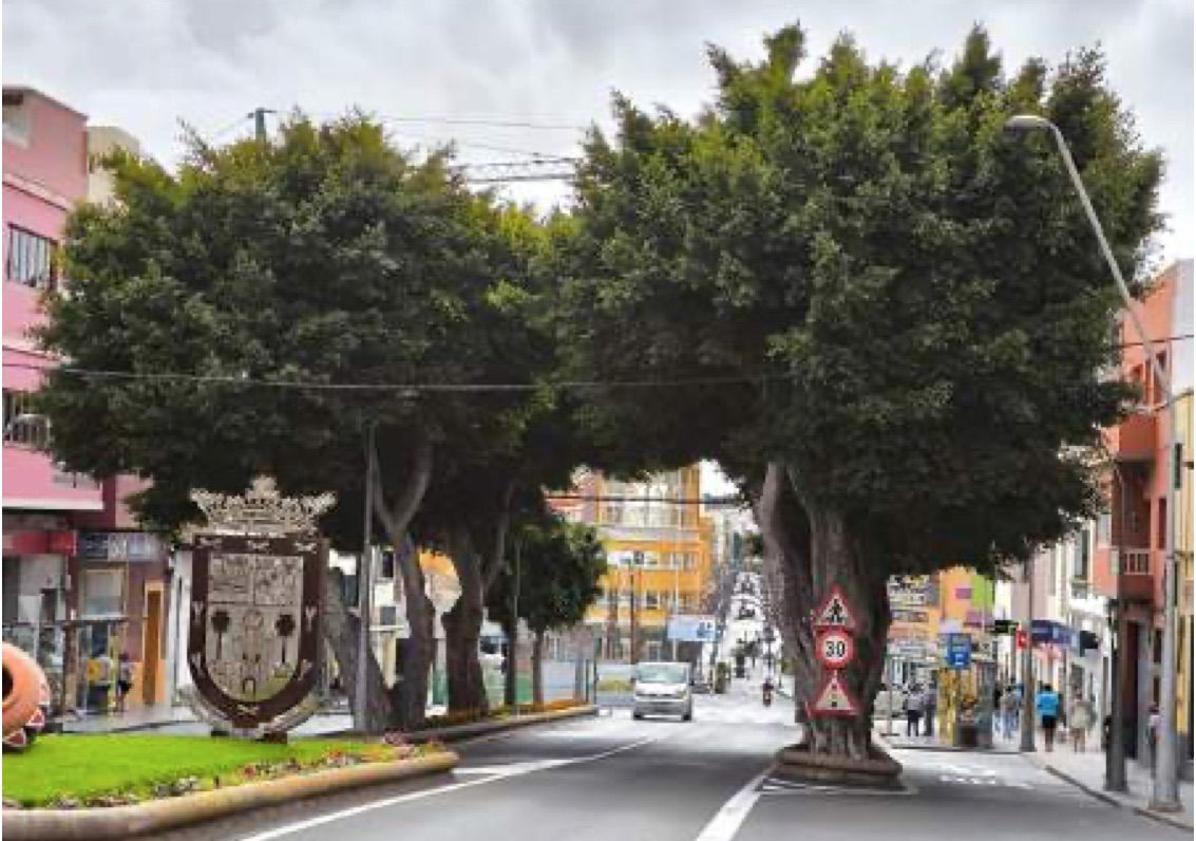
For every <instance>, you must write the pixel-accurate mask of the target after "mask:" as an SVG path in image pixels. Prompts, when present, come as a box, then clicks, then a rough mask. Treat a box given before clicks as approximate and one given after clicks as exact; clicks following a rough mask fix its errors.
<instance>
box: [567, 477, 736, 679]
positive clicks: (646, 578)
mask: <svg viewBox="0 0 1196 841" xmlns="http://www.w3.org/2000/svg"><path fill="white" fill-rule="evenodd" d="M576 491H577V493H576V497H579V498H578V499H572V500H564V499H562V500H554V501H553V502H554V506H555V507H556V508H557V509H558V510H559V511H562V512H563V513H565V514H566V516H568V517H569V519H571V520H573V521H575V522H584V523H588V524H590V525H593V526H595V527H596V528H597V529H598V533H599V535H600V537H601V538H602V542H603V545H604V546H605V548H606V553H607V564H608V567H609V569H608V572H607V573H606V575H604V576H603V578H602V581H601V586H602V595H601V596H600V598H599V600H598V602H597V604H595V605H594V606H593V607H592V608H591V609H590V610H589V612H588V613H587V615H586V626H587V628H588V629H589V630H590V631H591V633H592V634H593V635H594V638H595V639H596V640H599V644H600V651H601V655H602V656H603V657H604V658H607V659H618V660H629V659H632V634H633V624H634V633H635V637H636V642H637V645H636V646H635V647H636V648H637V649H638V651H637V655H638V656H636V657H635V659H637V660H651V659H657V658H662V657H668V656H670V655H671V653H672V652H671V649H670V648H669V646H668V645H667V644H666V626H667V623H668V618H669V617H670V616H671V615H674V614H694V613H702V612H703V611H704V609H705V607H706V605H705V604H704V597H705V594H706V593H707V590H708V588H709V586H710V583H711V580H712V576H713V546H714V526H713V523H712V522H711V520H710V519H709V518H707V517H704V516H703V515H702V512H701V503H700V502H699V500H700V499H701V494H702V489H701V471H700V469H699V467H698V465H693V466H690V467H686V468H682V469H681V470H674V471H670V472H667V473H660V474H655V475H653V476H651V477H649V478H648V479H646V480H644V481H636V482H622V481H618V480H615V479H609V478H607V477H605V476H603V475H602V474H600V473H595V472H586V473H584V474H582V475H581V476H579V477H578V480H577V483H576ZM633 608H634V614H635V616H634V619H635V621H634V623H633V616H632V614H633Z"/></svg>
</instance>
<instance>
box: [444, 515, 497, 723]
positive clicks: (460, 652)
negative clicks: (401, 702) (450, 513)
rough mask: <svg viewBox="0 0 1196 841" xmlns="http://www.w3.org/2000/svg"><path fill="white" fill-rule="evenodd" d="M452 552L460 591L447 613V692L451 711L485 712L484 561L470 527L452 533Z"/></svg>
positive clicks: (445, 616)
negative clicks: (480, 645) (482, 656)
mask: <svg viewBox="0 0 1196 841" xmlns="http://www.w3.org/2000/svg"><path fill="white" fill-rule="evenodd" d="M449 555H450V556H451V558H452V561H453V568H454V569H455V570H456V572H457V583H458V584H459V585H460V587H461V595H460V597H459V598H458V599H457V602H456V604H454V605H453V608H452V610H450V611H449V612H448V613H446V614H445V615H444V619H443V620H442V621H443V624H444V639H445V647H446V648H447V650H448V664H447V667H446V672H447V674H448V696H449V703H448V706H449V711H450V712H482V713H485V712H486V711H487V710H488V709H489V701H488V699H487V698H486V686H485V681H484V679H483V675H482V664H481V662H480V661H479V660H478V643H479V641H480V639H481V632H482V617H483V609H482V605H483V599H484V597H485V596H484V589H483V582H482V569H481V563H480V560H479V558H478V556H477V553H476V552H475V551H474V548H473V540H472V539H471V538H470V535H469V530H468V529H467V528H465V527H463V526H458V527H454V528H453V529H452V531H451V532H450V534H449Z"/></svg>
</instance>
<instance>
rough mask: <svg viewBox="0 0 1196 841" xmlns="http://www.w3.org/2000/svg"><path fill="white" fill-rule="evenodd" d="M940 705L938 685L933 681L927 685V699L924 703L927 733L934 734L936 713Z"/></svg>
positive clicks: (928, 734)
mask: <svg viewBox="0 0 1196 841" xmlns="http://www.w3.org/2000/svg"><path fill="white" fill-rule="evenodd" d="M938 706H939V692H938V687H936V686H935V685H934V684H933V683H931V684H929V685H928V686H927V687H926V700H925V702H924V703H923V704H922V707H923V710H924V713H925V715H926V735H927V736H933V735H934V714H935V711H936V710H937V709H938Z"/></svg>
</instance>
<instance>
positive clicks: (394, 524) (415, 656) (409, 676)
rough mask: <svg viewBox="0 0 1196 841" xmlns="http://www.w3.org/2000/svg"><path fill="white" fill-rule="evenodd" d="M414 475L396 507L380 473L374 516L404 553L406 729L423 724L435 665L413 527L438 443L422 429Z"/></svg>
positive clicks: (400, 717)
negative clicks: (390, 503) (407, 632)
mask: <svg viewBox="0 0 1196 841" xmlns="http://www.w3.org/2000/svg"><path fill="white" fill-rule="evenodd" d="M417 436H418V437H417V439H416V449H415V458H414V461H413V465H412V471H411V477H410V479H409V480H408V481H407V483H406V485H405V486H404V488H403V491H402V493H401V494H399V498H398V499H397V500H396V501H395V502H394V505H393V507H392V506H388V505H387V503H386V496H385V492H384V488H383V482H382V476H381V472H382V471H381V470H378V471H376V472H375V474H374V481H375V485H374V494H373V496H374V515H375V516H376V517H377V518H378V521H379V522H380V523H382V527H383V529H384V530H385V531H386V535H387V537H388V538H389V539H390V542H391V545H393V546H394V547H395V548H396V549H397V550H398V551H397V552H396V553H395V562H396V566H397V567H398V570H399V575H398V581H396V586H399V585H400V583H401V586H402V597H403V601H404V603H405V606H406V611H405V612H406V616H407V624H408V627H409V628H410V635H409V637H408V639H407V641H406V644H405V645H404V654H403V663H402V670H401V675H400V680H399V681H397V682H396V684H395V687H394V690H393V692H392V698H391V701H392V709H393V713H394V715H393V719H394V723H396V724H398V725H399V726H401V727H403V728H404V729H412V728H414V727H418V726H419V725H421V724H423V721H424V716H425V710H426V707H427V699H428V670H429V668H430V667H431V663H432V656H433V646H434V645H435V636H434V632H433V625H432V623H433V622H434V621H435V611H434V610H433V607H432V603H431V602H430V601H429V599H428V597H427V594H426V593H425V591H424V572H423V569H422V568H421V567H420V565H419V552H418V551H417V550H416V547H415V546H414V545H413V544H412V542H411V538H410V536H409V534H408V527H409V526H410V524H411V520H412V518H414V517H415V512H416V511H417V510H418V509H419V504H420V502H421V501H423V498H424V493H425V492H426V491H427V489H428V482H429V481H430V479H431V477H432V443H431V441H430V440H429V438H428V437H427V434H426V433H424V432H423V431H422V430H421V431H420V432H417Z"/></svg>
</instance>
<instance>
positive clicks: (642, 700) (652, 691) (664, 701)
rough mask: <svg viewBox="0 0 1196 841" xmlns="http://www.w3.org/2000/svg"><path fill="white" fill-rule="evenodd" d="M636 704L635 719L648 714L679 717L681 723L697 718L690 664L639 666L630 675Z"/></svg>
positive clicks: (641, 664)
mask: <svg viewBox="0 0 1196 841" xmlns="http://www.w3.org/2000/svg"><path fill="white" fill-rule="evenodd" d="M631 681H632V689H633V691H634V693H635V696H634V697H635V701H634V704H633V706H632V710H631V715H632V717H633V718H643V717H644V716H646V715H679V716H681V720H682V721H692V720H693V717H694V697H693V692H692V690H691V689H690V685H689V682H690V666H689V663H639V664H637V665H636V667H635V669H634V671H632V673H631Z"/></svg>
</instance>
